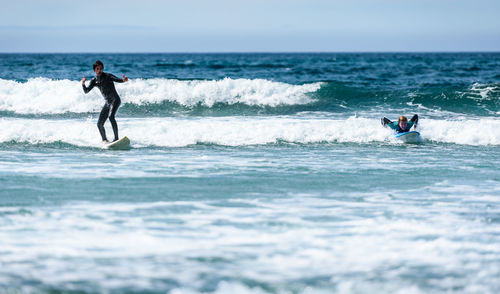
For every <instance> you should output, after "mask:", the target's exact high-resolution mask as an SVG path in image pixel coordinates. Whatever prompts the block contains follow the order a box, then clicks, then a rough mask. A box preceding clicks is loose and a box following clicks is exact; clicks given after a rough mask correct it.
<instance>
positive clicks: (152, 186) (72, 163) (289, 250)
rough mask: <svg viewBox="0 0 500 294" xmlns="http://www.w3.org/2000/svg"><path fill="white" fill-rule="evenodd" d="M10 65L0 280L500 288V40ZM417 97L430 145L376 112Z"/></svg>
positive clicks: (4, 108)
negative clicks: (111, 83)
mask: <svg viewBox="0 0 500 294" xmlns="http://www.w3.org/2000/svg"><path fill="white" fill-rule="evenodd" d="M97 58H99V59H101V60H103V62H104V64H105V71H109V72H112V73H114V74H115V75H117V76H119V75H121V74H122V73H125V74H126V75H127V76H129V78H130V81H129V82H128V83H125V84H117V86H116V87H117V91H118V93H119V94H120V95H121V97H122V103H123V104H122V107H121V108H120V110H119V112H118V115H117V120H118V124H119V128H120V134H121V135H127V136H128V137H129V138H130V139H131V141H132V149H131V150H129V151H109V150H103V149H102V148H101V147H102V146H101V145H100V144H101V143H100V142H99V141H100V138H99V134H98V131H97V127H96V122H97V116H98V112H99V111H100V108H101V107H102V103H103V100H102V97H101V96H100V93H98V91H93V92H91V93H89V94H88V95H84V94H83V91H82V90H81V86H80V82H79V80H80V79H81V76H83V75H86V76H87V79H89V78H90V77H92V76H93V75H92V71H91V64H92V63H93V62H94V61H95V59H97ZM0 64H1V66H0V115H1V118H0V130H1V131H0V187H1V188H0V240H1V241H0V293H19V292H22V293H174V294H177V293H498V292H499V291H500V283H499V279H498V277H499V276H500V247H499V246H498V244H499V243H500V205H499V199H500V173H499V169H498V166H500V148H499V146H500V120H499V115H500V100H499V98H500V70H499V68H500V67H499V65H500V54H496V53H488V54H486V53H470V54H430V53H429V54H194V55H193V54H108V55H106V54H104V55H91V54H54V55H34V54H17V55H16V54H10V55H9V54H4V55H0ZM89 68H90V70H89ZM414 113H418V114H419V116H420V122H419V126H418V129H417V130H418V131H419V132H420V133H421V134H422V137H423V143H422V144H402V143H401V142H398V141H396V140H395V139H394V137H393V135H392V134H391V132H390V130H388V129H385V128H383V127H382V126H381V125H380V117H381V116H387V117H389V118H391V119H395V118H396V117H397V116H398V115H399V114H405V115H407V116H411V115H413V114H414ZM105 126H106V128H107V131H108V133H111V128H110V125H109V123H107V124H106V125H105Z"/></svg>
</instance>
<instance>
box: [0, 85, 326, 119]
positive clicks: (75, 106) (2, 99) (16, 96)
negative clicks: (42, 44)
mask: <svg viewBox="0 0 500 294" xmlns="http://www.w3.org/2000/svg"><path fill="white" fill-rule="evenodd" d="M321 84H322V83H312V84H304V85H291V84H286V83H281V82H273V81H269V80H264V79H254V80H249V79H229V78H226V79H222V80H210V81H197V80H195V81H193V80H191V81H180V80H172V79H132V80H130V81H129V82H127V83H121V84H118V83H117V84H115V85H116V88H117V91H118V93H119V95H120V96H121V98H122V103H132V104H136V105H143V104H146V103H161V102H163V101H169V102H176V103H179V104H181V105H184V106H187V107H191V106H195V105H198V104H201V105H204V106H207V107H212V106H213V105H214V104H215V103H226V104H235V103H244V104H247V105H258V106H278V105H294V104H307V103H311V102H313V101H314V100H313V99H312V98H310V97H309V96H308V95H307V93H309V92H314V91H316V90H318V89H319V88H320V87H321ZM87 85H88V82H87ZM102 104H103V98H102V96H101V94H100V93H99V90H97V89H94V90H93V91H91V92H90V93H89V94H87V95H85V94H84V93H83V90H82V86H81V84H80V82H79V81H70V80H51V79H46V78H35V79H30V80H28V81H27V82H25V83H20V82H16V81H11V80H3V79H0V111H13V112H15V113H21V114H38V113H48V114H57V113H66V112H74V113H86V112H97V111H99V110H100V108H101V107H102Z"/></svg>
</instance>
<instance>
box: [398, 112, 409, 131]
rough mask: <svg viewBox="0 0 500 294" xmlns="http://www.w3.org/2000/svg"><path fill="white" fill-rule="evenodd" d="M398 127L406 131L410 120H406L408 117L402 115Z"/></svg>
mask: <svg viewBox="0 0 500 294" xmlns="http://www.w3.org/2000/svg"><path fill="white" fill-rule="evenodd" d="M398 125H399V127H400V128H402V129H403V130H404V129H406V126H407V125H408V119H407V118H406V116H404V115H402V116H400V117H399V119H398Z"/></svg>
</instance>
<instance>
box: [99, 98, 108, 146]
mask: <svg viewBox="0 0 500 294" xmlns="http://www.w3.org/2000/svg"><path fill="white" fill-rule="evenodd" d="M108 115H109V103H107V102H106V104H105V105H104V106H103V108H102V110H101V114H99V120H98V121H97V128H98V129H99V133H101V137H102V140H103V141H106V140H107V139H106V130H105V129H104V122H105V121H106V119H107V118H108Z"/></svg>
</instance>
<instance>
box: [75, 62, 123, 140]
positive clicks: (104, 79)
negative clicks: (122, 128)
mask: <svg viewBox="0 0 500 294" xmlns="http://www.w3.org/2000/svg"><path fill="white" fill-rule="evenodd" d="M93 68H94V72H95V74H96V76H95V77H94V78H93V79H92V80H90V84H89V86H88V87H87V86H85V81H86V79H85V76H83V79H82V86H83V92H85V94H87V93H88V92H90V90H92V89H93V88H94V87H97V88H99V90H100V91H101V94H102V96H104V99H105V100H106V103H105V104H104V106H103V107H102V110H101V114H99V120H98V121H97V128H98V129H99V133H101V137H102V141H103V142H106V143H107V142H109V141H108V139H107V138H106V130H105V129H104V122H106V120H107V119H108V118H109V121H110V122H111V126H112V127H113V133H114V134H115V139H114V140H113V142H114V141H117V140H118V125H117V124H116V120H115V114H116V111H117V110H118V107H120V104H121V103H122V102H121V99H120V96H118V93H117V92H116V89H115V84H114V83H113V82H116V83H123V82H126V81H128V78H127V77H126V76H125V75H123V79H120V78H117V77H116V76H114V75H112V74H110V73H106V72H103V69H104V64H103V63H102V61H100V60H97V61H96V62H95V63H94V65H93Z"/></svg>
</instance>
